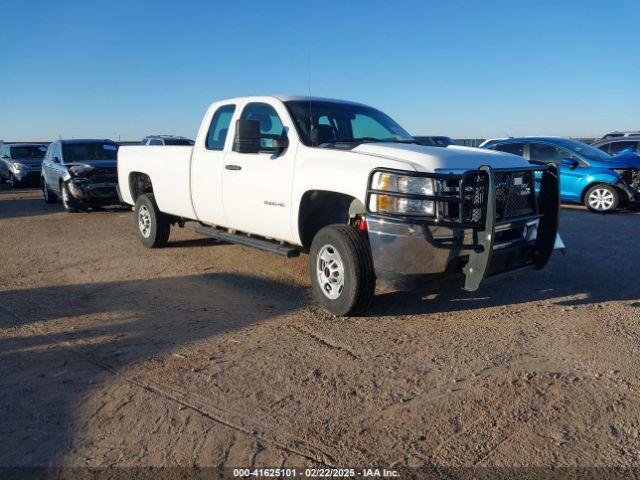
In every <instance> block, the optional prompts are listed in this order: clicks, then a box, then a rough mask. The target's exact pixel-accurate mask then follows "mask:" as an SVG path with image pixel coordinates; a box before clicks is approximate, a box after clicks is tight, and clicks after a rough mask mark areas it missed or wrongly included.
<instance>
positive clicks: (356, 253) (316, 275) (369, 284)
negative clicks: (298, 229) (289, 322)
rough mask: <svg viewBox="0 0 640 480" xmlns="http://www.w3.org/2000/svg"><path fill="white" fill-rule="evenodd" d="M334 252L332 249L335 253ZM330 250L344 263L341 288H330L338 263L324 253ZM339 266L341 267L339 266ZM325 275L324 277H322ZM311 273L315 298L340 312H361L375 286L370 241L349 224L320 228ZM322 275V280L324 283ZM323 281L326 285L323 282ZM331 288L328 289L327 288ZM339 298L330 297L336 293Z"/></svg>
mask: <svg viewBox="0 0 640 480" xmlns="http://www.w3.org/2000/svg"><path fill="white" fill-rule="evenodd" d="M332 252H333V253H332ZM323 253H324V254H328V255H329V256H330V257H331V256H333V257H334V258H335V254H336V253H337V259H338V260H339V261H340V263H341V264H342V270H343V277H344V278H343V282H342V288H341V289H337V290H335V291H332V292H330V290H333V289H332V286H331V283H332V282H331V281H329V280H330V279H331V278H332V276H333V275H334V273H335V271H334V270H332V269H333V268H334V267H335V264H334V265H331V263H330V262H329V263H327V262H325V261H324V260H323V258H322V257H321V255H322V254H323ZM336 270H339V268H337V267H336ZM322 275H324V276H323V277H321V276H322ZM309 277H310V278H311V287H312V289H313V293H314V295H315V297H316V300H317V301H318V302H319V303H320V304H321V305H322V306H323V307H324V308H325V309H327V310H328V311H329V312H331V313H333V314H334V315H337V316H350V315H356V314H359V313H362V312H363V311H364V310H366V309H367V307H369V305H370V303H371V300H372V299H373V294H374V293H375V289H376V277H375V273H374V269H373V259H372V258H371V250H370V248H369V244H368V243H367V241H366V240H365V239H364V238H363V237H362V236H360V235H359V234H358V232H357V231H356V230H355V229H354V228H353V227H350V226H348V225H329V226H328V227H324V228H323V229H321V230H320V231H319V232H318V233H317V234H316V236H315V237H314V239H313V242H312V243H311V250H310V252H309ZM321 278H322V280H323V284H321V283H320V282H321ZM323 285H324V286H323ZM327 289H329V290H327ZM336 293H337V294H338V296H337V297H336V298H331V296H332V295H333V296H335V295H336Z"/></svg>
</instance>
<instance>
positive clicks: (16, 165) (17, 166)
mask: <svg viewBox="0 0 640 480" xmlns="http://www.w3.org/2000/svg"><path fill="white" fill-rule="evenodd" d="M11 167H12V168H13V171H14V172H18V171H20V170H27V169H28V168H29V165H26V164H24V163H20V162H12V163H11Z"/></svg>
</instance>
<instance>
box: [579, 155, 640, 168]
mask: <svg viewBox="0 0 640 480" xmlns="http://www.w3.org/2000/svg"><path fill="white" fill-rule="evenodd" d="M589 163H590V164H591V166H592V167H600V168H619V169H623V168H638V169H640V156H638V155H636V154H635V153H621V154H620V155H615V156H613V157H611V159H607V160H589Z"/></svg>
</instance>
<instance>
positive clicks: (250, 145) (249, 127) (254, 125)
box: [233, 120, 289, 154]
mask: <svg viewBox="0 0 640 480" xmlns="http://www.w3.org/2000/svg"><path fill="white" fill-rule="evenodd" d="M261 140H269V142H268V146H266V145H262V142H261ZM288 147H289V138H288V137H287V135H286V134H285V133H284V132H283V133H282V135H273V134H269V133H260V122H259V121H258V120H238V121H237V122H236V137H235V140H234V142H233V150H234V151H236V152H238V153H258V152H277V153H279V154H280V153H282V152H283V151H284V150H286V149H287V148H288Z"/></svg>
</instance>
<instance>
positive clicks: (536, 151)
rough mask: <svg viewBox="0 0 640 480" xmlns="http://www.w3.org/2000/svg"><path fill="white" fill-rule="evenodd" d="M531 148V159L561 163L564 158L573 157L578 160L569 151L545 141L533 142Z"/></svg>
mask: <svg viewBox="0 0 640 480" xmlns="http://www.w3.org/2000/svg"><path fill="white" fill-rule="evenodd" d="M529 148H530V150H529V157H530V158H531V160H533V161H536V162H544V163H557V164H560V163H562V159H563V158H573V159H575V160H578V159H577V158H576V157H575V156H574V155H572V154H571V153H569V152H568V151H566V150H564V149H562V148H558V147H554V146H553V145H547V144H545V143H532V144H531V146H530V147H529Z"/></svg>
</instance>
